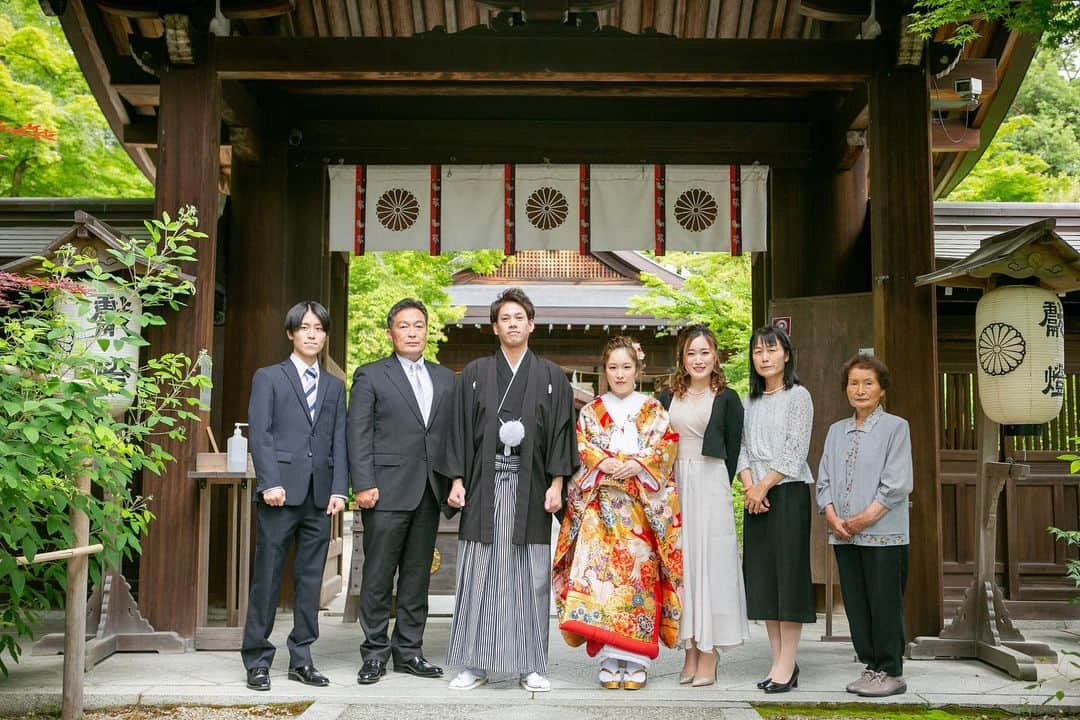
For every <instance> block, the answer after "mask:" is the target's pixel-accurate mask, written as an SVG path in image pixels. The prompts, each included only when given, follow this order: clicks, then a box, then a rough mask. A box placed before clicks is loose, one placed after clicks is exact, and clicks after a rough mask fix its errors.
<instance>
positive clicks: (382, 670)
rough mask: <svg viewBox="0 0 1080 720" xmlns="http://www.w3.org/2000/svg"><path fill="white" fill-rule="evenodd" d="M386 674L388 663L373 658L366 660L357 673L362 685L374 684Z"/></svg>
mask: <svg viewBox="0 0 1080 720" xmlns="http://www.w3.org/2000/svg"><path fill="white" fill-rule="evenodd" d="M385 674H386V663H384V662H383V661H382V660H376V659H375V658H372V659H370V660H365V661H364V664H363V665H361V666H360V670H358V671H357V673H356V682H357V683H359V684H361V685H372V684H374V683H377V682H379V678H381V677H382V676H383V675H385Z"/></svg>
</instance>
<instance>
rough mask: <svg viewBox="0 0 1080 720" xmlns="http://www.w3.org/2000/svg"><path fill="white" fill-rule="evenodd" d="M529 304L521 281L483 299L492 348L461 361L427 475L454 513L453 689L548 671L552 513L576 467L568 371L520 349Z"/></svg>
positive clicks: (534, 683) (526, 683) (526, 679)
mask: <svg viewBox="0 0 1080 720" xmlns="http://www.w3.org/2000/svg"><path fill="white" fill-rule="evenodd" d="M534 316H535V309H534V307H533V304H532V302H531V301H530V300H529V298H528V296H526V295H525V293H524V292H522V291H521V289H519V288H510V289H508V290H506V291H504V292H503V293H502V294H501V295H499V297H498V298H497V299H496V300H495V302H493V303H492V304H491V325H492V330H493V331H494V333H495V335H496V336H497V337H498V338H499V350H498V351H497V352H496V353H495V354H494V356H491V357H484V358H479V359H477V360H474V361H472V362H471V363H469V364H468V365H466V366H465V369H464V370H463V371H462V373H461V375H460V376H459V377H458V378H457V382H456V384H455V388H454V402H453V406H452V414H451V416H450V419H449V420H448V422H447V425H448V427H449V432H448V433H447V434H446V436H445V442H444V452H443V455H442V458H441V459H440V461H439V462H437V463H436V466H435V469H436V472H438V473H440V474H441V475H443V476H444V477H446V478H449V479H450V480H451V489H450V495H449V498H448V500H447V504H448V505H449V508H450V510H449V514H450V515H452V514H453V513H454V512H456V511H458V510H460V511H461V529H460V533H459V537H460V540H461V543H460V552H459V556H458V563H459V567H460V568H461V570H460V572H459V575H458V587H457V591H456V600H455V608H454V621H453V624H452V626H451V628H450V649H449V652H448V653H447V664H449V665H454V666H458V667H461V668H463V669H462V671H461V672H460V673H459V674H458V675H457V676H456V677H455V678H454V679H453V680H452V681H451V682H450V689H452V690H471V689H473V688H475V687H477V686H479V685H482V684H483V683H485V682H486V681H487V678H488V675H489V673H490V674H494V673H499V674H511V675H519V676H520V682H521V686H522V687H523V688H524V689H526V690H528V691H530V692H545V691H547V690H550V689H551V684H550V682H548V679H547V677H546V675H547V647H548V616H549V612H550V588H551V549H550V544H551V514H552V513H555V512H558V511H559V510H560V509H561V508H562V497H563V481H564V479H565V478H569V477H570V476H571V475H572V474H573V473H574V471H575V470H576V469H577V467H578V464H579V461H578V453H577V435H576V431H575V425H574V393H573V389H572V388H571V387H570V383H569V382H568V381H567V379H566V375H565V373H564V372H563V371H562V369H561V368H560V367H558V366H557V365H555V364H554V363H552V362H549V361H547V360H543V359H541V358H538V357H536V355H534V354H533V353H532V352H531V351H530V350H529V335H530V334H531V333H532V331H533V328H534V327H535V325H534Z"/></svg>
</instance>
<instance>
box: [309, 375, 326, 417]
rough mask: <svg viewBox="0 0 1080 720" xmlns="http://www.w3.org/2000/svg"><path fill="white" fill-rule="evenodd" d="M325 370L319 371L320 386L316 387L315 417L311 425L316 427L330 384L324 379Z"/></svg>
mask: <svg viewBox="0 0 1080 720" xmlns="http://www.w3.org/2000/svg"><path fill="white" fill-rule="evenodd" d="M324 374H325V371H324V368H320V369H319V384H318V385H316V386H315V413H314V415H315V417H314V419H312V421H311V423H312V424H313V425H314V424H315V423H316V422H318V420H319V413H321V412H322V406H323V400H324V399H325V398H326V388H327V386H328V384H329V383H327V382H326V378H325V377H324Z"/></svg>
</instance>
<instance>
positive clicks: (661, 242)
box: [653, 164, 667, 255]
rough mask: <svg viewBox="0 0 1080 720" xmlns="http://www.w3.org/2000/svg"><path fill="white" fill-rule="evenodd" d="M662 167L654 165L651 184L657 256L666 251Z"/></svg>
mask: <svg viewBox="0 0 1080 720" xmlns="http://www.w3.org/2000/svg"><path fill="white" fill-rule="evenodd" d="M664 175H665V173H664V166H663V165H659V164H658V165H656V167H655V174H654V183H653V194H654V197H655V203H654V206H655V207H654V210H655V213H656V224H655V225H656V226H655V228H654V230H655V234H656V239H655V243H654V244H655V248H654V252H655V253H656V254H657V255H663V254H664V253H665V252H666V250H667V233H666V231H665V228H664V222H665V220H664V215H665V214H666V209H665V207H664Z"/></svg>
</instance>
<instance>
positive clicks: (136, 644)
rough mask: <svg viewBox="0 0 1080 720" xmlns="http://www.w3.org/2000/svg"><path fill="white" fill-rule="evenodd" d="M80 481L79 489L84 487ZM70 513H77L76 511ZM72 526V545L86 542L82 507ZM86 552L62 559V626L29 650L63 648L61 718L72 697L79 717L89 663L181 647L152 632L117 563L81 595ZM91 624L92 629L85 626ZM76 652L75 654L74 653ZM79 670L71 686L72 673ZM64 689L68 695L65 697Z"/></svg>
mask: <svg viewBox="0 0 1080 720" xmlns="http://www.w3.org/2000/svg"><path fill="white" fill-rule="evenodd" d="M86 483H87V486H86V487H85V488H83V487H82V486H81V485H80V491H81V492H89V480H87V481H86ZM76 515H77V516H78V517H76ZM72 528H73V531H74V534H75V545H76V547H79V546H83V545H85V544H86V542H87V536H88V528H87V520H86V516H85V515H84V514H83V513H75V512H73V513H72ZM86 574H87V558H86V556H85V555H82V556H78V557H73V558H72V559H71V560H69V561H68V589H67V612H66V615H65V631H64V632H63V633H51V634H49V635H46V636H44V637H43V638H41V640H39V641H37V642H36V643H34V645H33V647H32V648H31V650H30V654H31V655H55V654H57V653H63V654H64V718H65V720H66V719H67V718H68V717H69V715H68V714H67V713H68V706H69V703H74V702H75V700H76V696H77V700H78V712H77V714H75V715H72V716H71V717H82V680H81V676H82V674H83V672H85V670H86V669H87V668H92V667H94V666H95V665H97V664H98V663H99V662H101V661H102V660H104V659H105V658H107V657H109V656H111V655H112V654H113V653H116V652H160V653H182V652H184V650H186V649H187V645H186V644H185V643H184V640H183V638H181V637H180V636H179V635H177V634H176V633H174V632H157V631H155V630H154V628H153V627H152V626H151V625H150V623H148V622H147V621H146V620H145V619H143V616H142V614H140V613H139V606H138V604H137V603H136V602H135V598H133V597H132V596H131V586H130V585H128V582H127V580H125V579H124V576H123V575H122V574H121V573H120V570H119V568H113V569H111V570H109V571H107V572H106V573H105V574H104V575H103V576H102V578H101V582H100V583H99V584H98V585H97V586H96V587H95V588H94V591H93V593H92V594H91V595H90V600H89V602H88V601H87V599H86ZM88 627H94V628H95V632H94V634H93V635H91V636H89V638H88V637H87V635H86V628H88ZM76 656H78V657H76ZM75 675H78V676H80V680H79V682H78V688H77V690H73V691H72V692H71V693H69V691H68V688H69V686H70V687H72V688H74V687H75V685H74V682H73V677H74V676H75ZM69 695H70V697H69Z"/></svg>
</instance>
